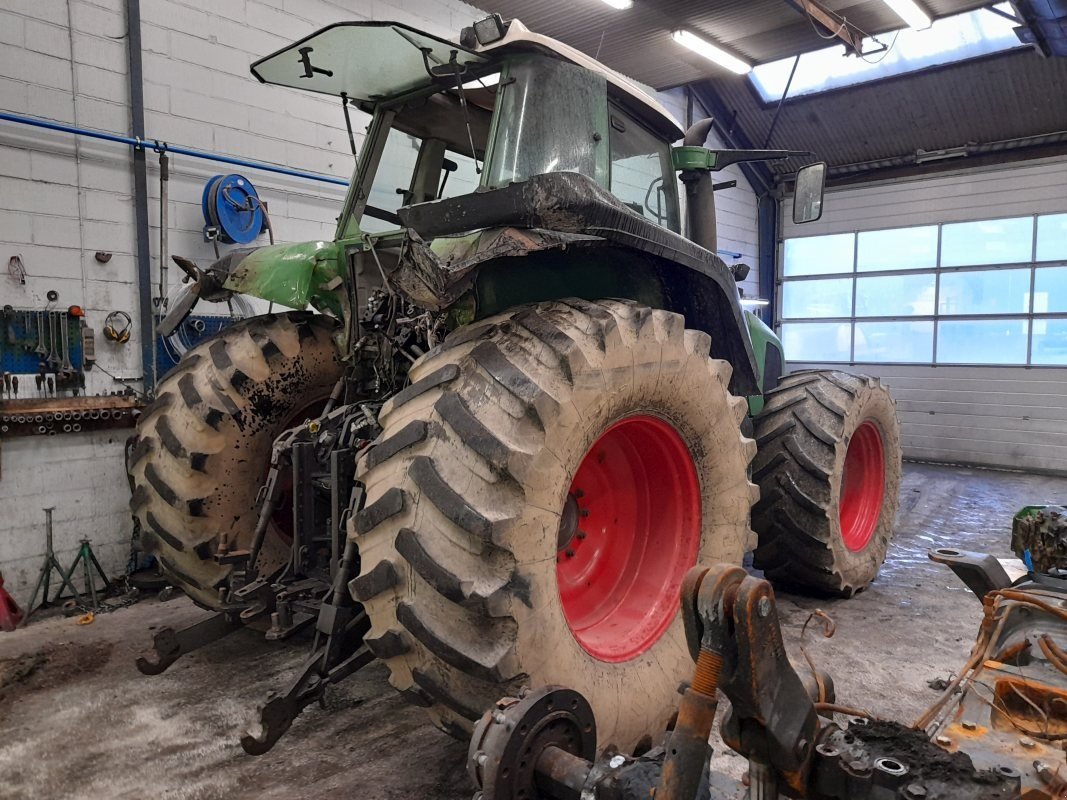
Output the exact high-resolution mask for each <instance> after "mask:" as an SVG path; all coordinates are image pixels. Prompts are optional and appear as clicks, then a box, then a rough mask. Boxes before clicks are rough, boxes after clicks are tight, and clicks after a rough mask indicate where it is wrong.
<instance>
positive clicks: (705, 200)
mask: <svg viewBox="0 0 1067 800" xmlns="http://www.w3.org/2000/svg"><path fill="white" fill-rule="evenodd" d="M714 125H715V120H714V119H712V118H711V117H708V118H707V119H702V120H700V121H699V122H694V123H693V124H692V125H691V126H690V127H689V130H687V131H686V132H685V139H684V140H683V141H682V144H683V145H684V146H685V147H703V146H704V142H705V141H707V138H708V134H710V133H711V129H712V127H713V126H714ZM679 177H680V179H681V181H682V183H683V184H684V185H685V208H686V227H687V228H688V237H689V240H690V241H691V242H693V243H694V244H698V245H700V246H701V247H703V248H704V249H705V250H710V251H711V252H712V253H714V252H715V250H716V249H717V248H718V231H717V230H716V227H715V189H714V186H713V182H712V179H711V172H710V171H709V170H706V169H684V170H682V174H681V175H680V176H679Z"/></svg>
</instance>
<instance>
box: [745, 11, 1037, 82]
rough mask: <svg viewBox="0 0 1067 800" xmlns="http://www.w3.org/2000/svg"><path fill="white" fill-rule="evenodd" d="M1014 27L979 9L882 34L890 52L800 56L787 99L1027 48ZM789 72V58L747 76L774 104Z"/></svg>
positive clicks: (869, 46)
mask: <svg viewBox="0 0 1067 800" xmlns="http://www.w3.org/2000/svg"><path fill="white" fill-rule="evenodd" d="M995 8H997V9H999V10H1001V11H1004V12H1005V13H1008V14H1011V13H1012V9H1011V6H1010V5H1009V4H1008V3H998V4H997V5H996V6H995ZM1014 28H1015V23H1014V22H1012V21H1011V20H1009V19H1005V18H1004V17H1002V16H999V15H997V14H994V13H993V12H991V11H988V10H986V9H978V10H976V11H970V12H968V13H966V14H957V15H956V16H953V17H945V18H944V19H939V20H937V21H935V22H934V24H933V25H931V26H930V27H929V28H926V29H925V30H920V31H917V30H912V29H910V28H905V29H903V30H900V31H897V32H895V33H885V34H881V35H880V36H879V37H878V38H879V40H880V41H881V42H884V43H885V44H886V45H888V46H889V51H888V52H881V53H871V54H870V55H867V56H864V57H863V58H858V57H856V56H846V55H845V46H844V45H837V46H836V47H828V48H826V49H824V50H816V51H814V52H811V53H804V54H803V55H801V56H800V62H799V63H798V64H797V71H796V74H795V75H794V76H793V83H792V85H791V86H790V87H789V96H790V97H800V96H802V95H806V94H815V93H817V92H825V91H827V90H828V89H838V88H841V87H842V86H853V85H855V84H858V83H866V82H868V81H875V80H878V79H880V78H888V77H891V76H893V75H903V74H905V73H908V72H915V71H917V70H920V69H926V68H927V67H933V66H937V65H938V64H951V63H953V62H955V61H963V60H964V59H968V58H977V57H979V56H985V55H989V54H991V53H999V52H1001V51H1004V50H1011V49H1013V48H1016V47H1026V45H1024V44H1022V43H1021V42H1020V41H1019V38H1018V37H1017V36H1016V35H1015V31H1014ZM878 46H879V45H878V43H877V42H875V41H874V40H873V39H864V40H863V50H864V52H870V51H872V50H875V49H876V48H878ZM792 69H793V57H792V56H790V57H789V58H783V59H780V60H778V61H771V62H768V63H766V64H758V65H756V66H755V67H753V68H752V72H751V73H749V79H750V80H751V81H752V84H753V86H755V87H756V90H757V91H758V92H759V93H760V96H761V97H762V98H763V100H764V102H768V103H776V102H778V101H779V100H781V99H782V93H783V92H784V91H785V87H786V83H788V81H789V73H790V71H791V70H792Z"/></svg>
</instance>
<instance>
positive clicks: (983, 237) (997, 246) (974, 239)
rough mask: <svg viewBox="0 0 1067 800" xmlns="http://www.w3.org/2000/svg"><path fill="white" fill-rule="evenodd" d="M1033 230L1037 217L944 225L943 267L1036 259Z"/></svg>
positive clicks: (942, 233) (1025, 261)
mask: <svg viewBox="0 0 1067 800" xmlns="http://www.w3.org/2000/svg"><path fill="white" fill-rule="evenodd" d="M1033 232H1034V218H1033V217H1014V218H1011V219H988V220H979V221H977V222H956V223H951V224H947V225H942V226H941V266H942V267H978V266H982V265H985V264H1023V263H1029V262H1030V261H1031V260H1032V259H1033V241H1034V236H1033Z"/></svg>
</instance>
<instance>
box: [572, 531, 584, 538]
mask: <svg viewBox="0 0 1067 800" xmlns="http://www.w3.org/2000/svg"><path fill="white" fill-rule="evenodd" d="M585 535H586V534H585V531H578V533H576V534H575V536H577V537H578V539H579V540H581V539H584V538H585Z"/></svg>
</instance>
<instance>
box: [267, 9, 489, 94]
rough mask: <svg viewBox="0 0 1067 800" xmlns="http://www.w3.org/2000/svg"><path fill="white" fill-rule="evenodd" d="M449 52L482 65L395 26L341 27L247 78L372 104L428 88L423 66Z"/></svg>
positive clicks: (448, 45) (480, 59)
mask: <svg viewBox="0 0 1067 800" xmlns="http://www.w3.org/2000/svg"><path fill="white" fill-rule="evenodd" d="M453 53H455V54H456V57H457V60H458V62H459V63H460V64H461V65H465V66H471V67H475V66H478V65H481V64H484V63H486V61H487V59H486V58H485V57H484V56H480V55H478V54H477V53H473V52H471V51H470V50H467V49H465V48H463V47H460V46H459V45H457V44H453V43H452V42H449V41H447V40H445V39H439V38H437V37H436V36H430V35H429V34H427V33H422V32H421V31H417V30H415V29H414V28H409V27H408V26H407V25H401V24H400V23H396V22H340V23H338V24H336V25H331V26H330V27H328V28H323V29H322V30H321V31H318V32H317V33H313V34H312V35H311V36H308V37H306V38H304V39H301V40H300V41H298V42H294V43H293V44H291V45H289V46H288V47H286V48H284V49H282V50H279V51H278V52H277V53H274V54H273V55H269V56H267V57H266V58H264V59H261V60H260V61H257V62H256V63H255V64H253V65H252V74H253V75H255V76H256V77H257V78H259V80H260V81H262V82H263V83H274V84H277V85H279V86H290V87H292V88H294V89H307V90H308V91H312V92H322V93H323V94H332V95H336V96H338V97H340V96H341V95H342V94H344V95H346V96H347V97H348V98H349V99H351V100H355V101H358V102H371V101H374V100H378V99H380V98H382V97H386V96H389V95H395V94H402V93H404V92H408V91H413V90H415V89H418V88H421V87H424V86H429V85H430V84H431V83H432V79H431V78H430V76H429V74H427V72H426V65H427V63H428V64H429V65H430V66H431V67H433V66H440V65H442V64H447V63H448V62H449V60H450V59H451V57H452V54H453ZM423 54H425V56H426V57H425V59H424V58H423Z"/></svg>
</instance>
